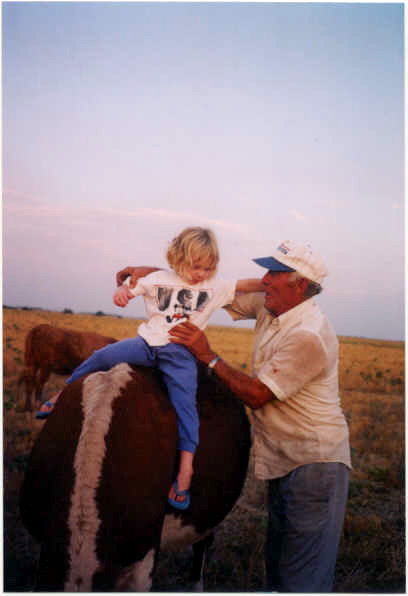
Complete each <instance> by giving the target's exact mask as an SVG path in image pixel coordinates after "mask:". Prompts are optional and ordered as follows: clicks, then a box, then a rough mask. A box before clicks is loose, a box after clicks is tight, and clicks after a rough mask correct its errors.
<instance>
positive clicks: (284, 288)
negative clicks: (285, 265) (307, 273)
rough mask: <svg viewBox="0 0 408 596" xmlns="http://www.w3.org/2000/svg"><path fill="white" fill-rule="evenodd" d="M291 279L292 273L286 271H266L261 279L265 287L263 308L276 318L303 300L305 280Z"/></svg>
mask: <svg viewBox="0 0 408 596" xmlns="http://www.w3.org/2000/svg"><path fill="white" fill-rule="evenodd" d="M293 277H294V276H293V274H292V273H290V272H286V271H268V273H266V275H264V277H263V278H262V283H263V285H264V286H265V308H266V310H267V311H269V312H270V313H271V314H273V315H275V316H276V317H278V316H279V315H282V314H283V313H285V312H287V311H288V310H290V309H291V308H294V307H295V306H297V305H298V304H300V303H301V302H303V300H304V291H305V283H304V282H305V281H306V280H304V279H299V280H294V279H293ZM306 285H307V281H306Z"/></svg>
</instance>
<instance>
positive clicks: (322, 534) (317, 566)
mask: <svg viewBox="0 0 408 596" xmlns="http://www.w3.org/2000/svg"><path fill="white" fill-rule="evenodd" d="M349 475H350V471H349V469H348V468H347V466H345V465H344V464H340V463H315V464H307V465H305V466H300V467H299V468H296V469H295V470H293V471H292V472H290V473H289V474H287V475H286V476H283V477H282V478H276V479H274V480H269V481H268V489H269V490H268V493H269V494H268V505H269V520H268V534H267V541H266V546H265V560H266V572H267V590H268V591H272V590H274V591H279V592H330V591H331V590H332V586H333V578H334V569H335V566H336V559H337V550H338V546H339V542H340V537H341V533H342V529H343V522H344V514H345V509H346V501H347V493H348V485H349Z"/></svg>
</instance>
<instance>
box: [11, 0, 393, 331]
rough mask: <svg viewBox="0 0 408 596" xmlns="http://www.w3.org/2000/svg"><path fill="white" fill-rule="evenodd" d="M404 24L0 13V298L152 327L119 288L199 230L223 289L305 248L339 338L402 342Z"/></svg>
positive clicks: (217, 6)
mask: <svg viewBox="0 0 408 596" xmlns="http://www.w3.org/2000/svg"><path fill="white" fill-rule="evenodd" d="M403 11H404V6H403V4H397V3H387V4H374V3H373V4H366V3H362V4H354V3H347V4H334V3H319V4H310V3H307V4H302V3H259V4H258V3H234V2H233V3H188V2H187V3H186V2H180V3H178V2H176V3H161V2H153V3H143V2H106V3H105V2H89V3H82V2H55V3H54V2H49V3H48V2H18V3H13V2H3V4H2V26H3V302H4V303H5V304H8V305H14V306H16V305H19V306H26V305H28V306H40V307H42V308H49V309H53V310H62V309H64V308H71V309H73V310H74V311H75V312H84V311H87V312H96V311H98V310H103V311H104V312H106V313H115V314H122V315H128V316H142V315H143V313H144V307H143V302H142V299H137V300H135V301H133V302H132V304H131V305H130V306H129V307H128V309H127V311H124V310H122V309H119V308H118V307H115V306H113V304H112V293H113V290H114V277H113V276H114V273H115V272H116V271H117V270H118V269H120V268H121V267H122V266H125V265H128V264H154V265H158V266H166V261H165V257H164V255H165V251H166V247H167V244H168V242H169V241H170V240H171V239H172V238H173V237H174V236H175V235H176V234H177V233H179V232H180V231H181V230H182V229H183V228H184V227H186V226H189V225H204V226H209V227H211V228H212V229H213V230H214V232H215V233H216V235H217V238H218V240H219V245H220V251H221V264H220V274H222V275H223V276H225V277H253V276H258V275H261V274H262V270H261V269H260V268H259V267H258V266H256V265H255V264H254V263H252V261H251V259H252V258H254V257H260V256H267V255H268V254H269V253H270V252H271V251H272V250H273V248H275V247H276V246H277V245H278V244H279V243H280V242H281V241H282V240H286V239H292V240H296V241H301V242H309V243H311V244H312V246H313V247H314V249H315V250H317V251H318V252H320V253H321V254H322V255H323V256H324V258H325V259H326V262H327V264H328V268H329V271H330V274H329V277H328V278H327V281H326V284H325V290H324V292H323V294H322V295H321V296H319V298H318V301H319V303H320V304H321V306H322V308H323V310H324V311H325V312H326V313H327V314H328V316H329V317H330V319H331V320H332V322H333V324H334V326H335V328H336V330H337V332H338V333H339V334H342V335H358V336H364V337H373V338H385V339H402V338H403V337H404V153H403V149H404V147H403V144H404V128H403V126H404V124H403V118H404V97H403V84H404V65H403V59H404V54H403V40H404V32H403ZM212 322H213V323H214V324H230V319H229V317H228V316H227V315H226V314H225V313H222V312H221V313H217V314H215V315H214V316H213V318H212Z"/></svg>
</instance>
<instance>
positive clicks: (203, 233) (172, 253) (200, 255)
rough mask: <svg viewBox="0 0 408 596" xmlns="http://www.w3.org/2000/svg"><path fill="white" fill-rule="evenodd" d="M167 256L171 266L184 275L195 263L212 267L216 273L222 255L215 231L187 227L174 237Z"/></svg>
mask: <svg viewBox="0 0 408 596" xmlns="http://www.w3.org/2000/svg"><path fill="white" fill-rule="evenodd" d="M166 258H167V262H168V263H169V265H170V267H171V268H172V269H174V271H175V272H176V273H177V274H178V275H181V276H182V277H183V274H184V272H185V270H186V269H187V268H189V267H192V265H193V264H194V265H205V266H207V267H210V268H211V269H214V273H215V271H216V269H217V265H218V261H219V260H220V255H219V252H218V245H217V240H216V239H215V236H214V234H213V232H212V231H211V230H208V229H206V228H198V227H197V228H186V229H185V230H183V231H182V232H181V233H180V234H179V235H178V236H176V237H175V238H173V240H172V241H171V242H170V245H169V248H168V249H167V254H166Z"/></svg>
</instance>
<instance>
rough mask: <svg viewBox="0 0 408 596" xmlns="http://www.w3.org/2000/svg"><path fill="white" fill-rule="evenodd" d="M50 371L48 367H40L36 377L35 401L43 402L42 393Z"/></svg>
mask: <svg viewBox="0 0 408 596" xmlns="http://www.w3.org/2000/svg"><path fill="white" fill-rule="evenodd" d="M50 374H51V373H50V371H49V370H48V369H47V368H40V370H39V371H38V372H37V376H36V378H35V401H36V402H37V403H40V402H41V394H42V390H43V387H44V385H45V383H46V382H47V381H48V379H49V378H50Z"/></svg>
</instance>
